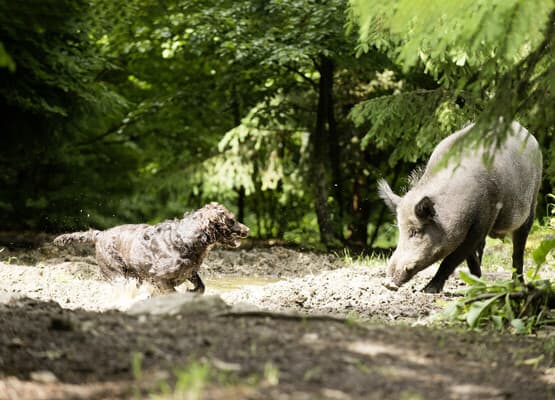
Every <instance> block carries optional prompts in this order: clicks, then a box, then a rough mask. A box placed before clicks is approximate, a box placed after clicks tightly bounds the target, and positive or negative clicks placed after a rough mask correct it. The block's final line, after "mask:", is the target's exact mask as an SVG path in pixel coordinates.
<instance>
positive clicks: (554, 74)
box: [350, 0, 555, 131]
mask: <svg viewBox="0 0 555 400" xmlns="http://www.w3.org/2000/svg"><path fill="white" fill-rule="evenodd" d="M350 5H351V8H350V16H351V23H352V25H351V28H354V27H355V25H357V26H358V32H359V39H360V41H359V47H360V50H361V51H368V50H369V49H370V48H371V47H372V46H376V47H378V48H381V49H384V50H386V51H388V52H389V53H390V54H391V56H392V57H394V58H395V59H396V60H398V61H399V63H400V64H401V65H402V67H403V68H404V69H405V71H409V70H411V69H413V68H424V71H426V72H427V73H429V74H431V75H432V77H433V78H434V79H435V80H437V82H438V83H439V84H440V85H441V87H442V88H444V89H446V90H450V91H453V92H454V93H456V94H460V93H466V95H465V96H467V97H468V96H470V97H471V98H473V99H474V101H475V102H476V103H478V102H481V103H482V108H483V110H484V112H482V113H481V114H480V118H479V119H480V120H483V121H484V123H485V124H489V123H491V121H492V120H495V119H496V118H498V117H499V116H505V117H506V120H512V119H513V118H514V117H515V116H517V117H520V118H525V119H526V120H527V121H528V126H529V127H530V128H532V131H538V130H542V129H552V127H553V122H554V120H553V116H552V115H551V114H552V113H548V112H546V110H547V109H549V108H550V104H553V103H554V101H555V98H554V97H553V96H555V94H554V92H553V90H552V89H553V82H554V81H555V68H554V65H553V54H554V53H553V52H554V51H555V50H554V46H553V37H554V33H555V32H554V26H555V24H554V22H555V21H554V20H555V6H554V4H553V2H552V1H551V0H539V1H524V2H522V1H518V0H509V1H493V2H492V1H487V0H481V1H474V0H462V1H451V0H450V1H433V2H431V3H430V2H422V1H417V2H414V1H409V0H396V1H394V2H388V3H383V2H379V1H374V0H351V1H350Z"/></svg>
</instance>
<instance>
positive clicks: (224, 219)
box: [199, 202, 249, 247]
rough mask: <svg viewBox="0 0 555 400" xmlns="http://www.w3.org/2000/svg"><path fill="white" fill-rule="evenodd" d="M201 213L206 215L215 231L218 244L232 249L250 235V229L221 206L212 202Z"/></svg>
mask: <svg viewBox="0 0 555 400" xmlns="http://www.w3.org/2000/svg"><path fill="white" fill-rule="evenodd" d="M199 212H201V213H203V214H205V215H206V217H207V218H208V219H209V220H210V223H211V226H212V227H213V229H214V232H213V233H214V236H215V237H214V238H215V240H216V242H218V243H222V244H224V245H227V246H231V247H238V246H239V245H240V244H241V239H244V238H246V237H247V236H248V234H249V228H248V227H247V226H246V225H243V224H242V223H240V222H239V221H237V220H236V219H235V216H234V215H233V213H232V212H231V211H229V210H228V209H227V208H225V207H224V206H222V205H221V204H218V203H215V202H212V203H210V204H207V205H205V206H204V207H203V208H201V209H200V210H199Z"/></svg>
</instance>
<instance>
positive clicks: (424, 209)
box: [414, 196, 436, 220]
mask: <svg viewBox="0 0 555 400" xmlns="http://www.w3.org/2000/svg"><path fill="white" fill-rule="evenodd" d="M414 213H415V214H416V216H417V217H418V218H419V219H424V220H430V219H432V218H433V217H434V216H435V215H436V210H435V209H434V202H433V201H432V199H430V198H429V197H428V196H424V197H422V199H421V200H420V201H419V202H418V203H417V204H416V205H415V206H414Z"/></svg>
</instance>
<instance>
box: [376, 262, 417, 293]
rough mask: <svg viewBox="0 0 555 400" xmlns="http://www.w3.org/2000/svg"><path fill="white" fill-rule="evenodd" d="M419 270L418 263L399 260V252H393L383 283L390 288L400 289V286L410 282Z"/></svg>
mask: <svg viewBox="0 0 555 400" xmlns="http://www.w3.org/2000/svg"><path fill="white" fill-rule="evenodd" d="M417 272H418V268H417V266H416V263H414V262H403V261H402V260H398V257H397V254H396V253H393V255H392V256H391V258H390V260H389V263H388V265H387V273H386V280H385V281H384V283H383V285H384V286H385V287H386V288H388V289H390V290H398V289H399V287H400V286H402V285H403V284H405V283H406V282H408V281H409V280H410V279H411V278H412V277H413V276H414V275H415V274H416V273H417Z"/></svg>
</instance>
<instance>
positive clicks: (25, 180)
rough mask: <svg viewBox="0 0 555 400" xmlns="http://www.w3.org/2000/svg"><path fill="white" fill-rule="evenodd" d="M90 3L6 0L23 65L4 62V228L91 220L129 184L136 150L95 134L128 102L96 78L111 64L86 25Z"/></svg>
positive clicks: (1, 35)
mask: <svg viewBox="0 0 555 400" xmlns="http://www.w3.org/2000/svg"><path fill="white" fill-rule="evenodd" d="M90 12H91V9H90V8H89V3H88V2H85V1H43V2H40V4H39V3H37V4H34V3H33V4H30V3H27V2H9V1H2V2H0V40H1V41H2V43H3V45H4V48H5V51H6V52H7V53H9V55H10V57H11V59H12V60H13V63H14V64H15V65H16V66H17V68H16V69H11V70H10V69H0V108H1V109H2V114H3V116H4V123H3V127H4V128H3V146H2V151H1V152H0V168H1V169H2V171H3V174H2V176H0V185H1V186H2V188H3V191H2V192H1V194H0V210H1V211H0V212H2V213H3V215H4V216H5V219H4V221H5V223H4V226H3V228H4V229H6V228H20V229H21V228H26V229H41V230H50V229H54V228H59V227H76V226H83V225H88V224H93V223H95V222H99V219H100V218H105V217H107V216H109V215H111V214H112V213H113V212H114V210H115V204H116V203H117V200H118V197H119V196H121V195H122V194H123V193H126V192H127V191H129V190H130V187H131V183H132V181H131V180H130V179H129V177H128V172H129V170H130V169H131V168H133V166H134V162H135V160H136V152H135V151H134V149H132V148H129V147H126V148H125V147H107V148H104V147H102V148H101V147H99V146H98V142H97V140H96V137H97V136H102V135H104V134H105V132H110V131H111V130H113V129H114V128H113V127H114V125H115V124H116V123H117V122H118V120H119V119H121V118H122V116H123V115H124V111H125V109H126V108H127V106H128V103H127V102H126V100H125V99H124V98H123V97H122V96H120V95H119V94H118V93H116V92H115V91H113V90H112V88H111V87H110V85H109V84H107V83H106V82H103V81H102V80H101V79H98V76H99V75H100V74H101V73H102V72H103V71H105V70H106V69H109V68H110V66H109V65H107V63H106V60H105V59H104V58H103V57H101V56H100V54H99V53H97V52H96V50H95V44H94V43H93V41H91V39H90V37H89V36H88V35H87V34H86V32H87V30H88V29H89V28H90V24H89V22H88V21H89V20H90V18H88V16H90V14H89V13H90ZM86 143H89V145H85V144H86ZM106 176H111V179H109V180H107V179H106ZM106 192H109V193H111V196H110V197H109V198H106V196H105V193H106ZM75 199H79V201H75Z"/></svg>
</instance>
